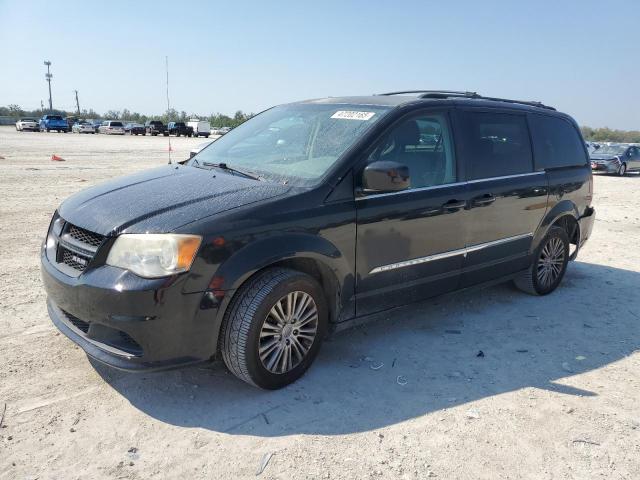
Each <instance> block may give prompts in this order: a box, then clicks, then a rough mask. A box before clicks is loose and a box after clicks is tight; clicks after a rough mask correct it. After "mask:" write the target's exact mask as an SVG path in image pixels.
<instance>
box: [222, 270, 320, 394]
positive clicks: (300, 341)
mask: <svg viewBox="0 0 640 480" xmlns="http://www.w3.org/2000/svg"><path fill="white" fill-rule="evenodd" d="M327 323H328V313H327V304H326V300H325V297H324V293H323V291H322V288H321V287H320V285H319V284H318V282H317V281H316V280H315V279H314V278H312V277H310V276H309V275H307V274H304V273H302V272H298V271H295V270H289V269H284V268H274V269H269V270H266V271H264V272H262V273H260V274H258V275H257V276H255V277H254V278H253V279H251V280H249V281H248V282H247V283H246V284H245V285H243V286H242V288H241V289H240V290H239V291H238V293H237V294H236V297H235V298H234V299H233V300H232V303H231V305H230V306H229V309H228V311H227V313H226V315H225V318H224V320H223V322H222V330H221V333H220V349H221V351H222V358H223V360H224V363H225V365H226V366H227V368H228V369H229V370H230V371H231V372H232V373H233V374H234V375H236V376H237V377H238V378H240V379H241V380H244V381H245V382H247V383H249V384H251V385H255V386H257V387H260V388H265V389H269V390H275V389H278V388H282V387H284V386H286V385H289V384H290V383H293V382H294V381H296V380H297V379H298V378H300V377H301V376H302V375H303V374H304V373H305V372H306V370H307V369H308V368H309V366H311V363H312V362H313V360H314V359H315V357H316V355H317V353H318V350H319V349H320V344H321V343H322V339H323V337H324V335H325V334H326V331H327Z"/></svg>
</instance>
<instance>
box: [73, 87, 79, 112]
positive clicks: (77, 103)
mask: <svg viewBox="0 0 640 480" xmlns="http://www.w3.org/2000/svg"><path fill="white" fill-rule="evenodd" d="M74 92H76V109H77V110H78V117H80V102H79V101H78V90H74Z"/></svg>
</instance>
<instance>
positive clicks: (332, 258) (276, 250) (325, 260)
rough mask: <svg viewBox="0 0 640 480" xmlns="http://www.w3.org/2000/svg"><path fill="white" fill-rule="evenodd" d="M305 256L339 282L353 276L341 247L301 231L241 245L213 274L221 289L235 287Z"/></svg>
mask: <svg viewBox="0 0 640 480" xmlns="http://www.w3.org/2000/svg"><path fill="white" fill-rule="evenodd" d="M294 258H308V259H312V260H316V261H318V262H320V263H322V264H324V265H325V266H326V267H328V268H329V270H331V271H332V272H333V274H334V275H335V277H336V280H337V281H338V284H339V285H343V284H344V282H345V280H346V279H348V278H352V277H353V272H352V269H351V267H350V266H349V264H348V262H347V260H346V258H345V257H344V255H343V254H342V253H341V252H340V250H339V249H338V248H337V247H336V246H335V245H333V244H332V243H331V242H330V241H328V240H327V239H325V238H323V237H321V236H318V235H310V234H304V233H289V234H286V235H278V236H274V237H269V238H264V239H261V240H259V241H256V242H253V243H250V244H249V245H247V246H245V247H243V248H241V249H240V250H238V251H237V252H235V253H234V254H233V255H232V256H231V257H229V258H228V259H227V260H226V261H225V262H224V263H222V264H221V265H220V267H219V268H218V271H217V272H216V274H215V276H216V277H218V278H219V279H220V280H219V282H220V284H219V285H220V287H218V288H219V289H220V290H235V289H237V288H238V287H239V286H240V285H242V284H243V283H244V282H245V281H246V280H247V278H249V277H250V276H251V275H253V274H254V273H256V272H257V271H258V270H262V269H263V268H265V267H268V266H269V265H272V264H274V263H276V262H279V261H282V260H289V259H294Z"/></svg>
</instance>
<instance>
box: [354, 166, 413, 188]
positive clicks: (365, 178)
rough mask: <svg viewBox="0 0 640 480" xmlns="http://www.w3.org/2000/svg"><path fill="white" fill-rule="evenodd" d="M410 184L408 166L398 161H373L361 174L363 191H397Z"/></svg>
mask: <svg viewBox="0 0 640 480" xmlns="http://www.w3.org/2000/svg"><path fill="white" fill-rule="evenodd" d="M410 185H411V182H410V179H409V167H407V166H406V165H403V164H401V163H398V162H390V161H380V162H373V163H370V164H369V165H367V166H366V167H365V169H364V172H363V174H362V187H363V191H364V193H382V192H397V191H400V190H406V189H407V188H409V186H410Z"/></svg>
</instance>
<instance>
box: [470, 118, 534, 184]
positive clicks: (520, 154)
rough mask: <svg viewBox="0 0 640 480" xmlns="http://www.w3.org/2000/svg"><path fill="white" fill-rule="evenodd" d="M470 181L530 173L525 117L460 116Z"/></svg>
mask: <svg viewBox="0 0 640 480" xmlns="http://www.w3.org/2000/svg"><path fill="white" fill-rule="evenodd" d="M461 118H462V127H463V128H462V136H463V141H464V144H465V147H466V149H465V150H466V152H467V157H468V159H469V162H468V163H469V167H468V168H469V179H471V180H476V179H481V178H492V177H503V176H506V175H517V174H521V173H530V172H532V171H533V161H532V154H531V142H530V140H529V129H528V128H527V121H526V118H525V117H524V115H515V114H514V115H512V114H508V113H479V112H461Z"/></svg>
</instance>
